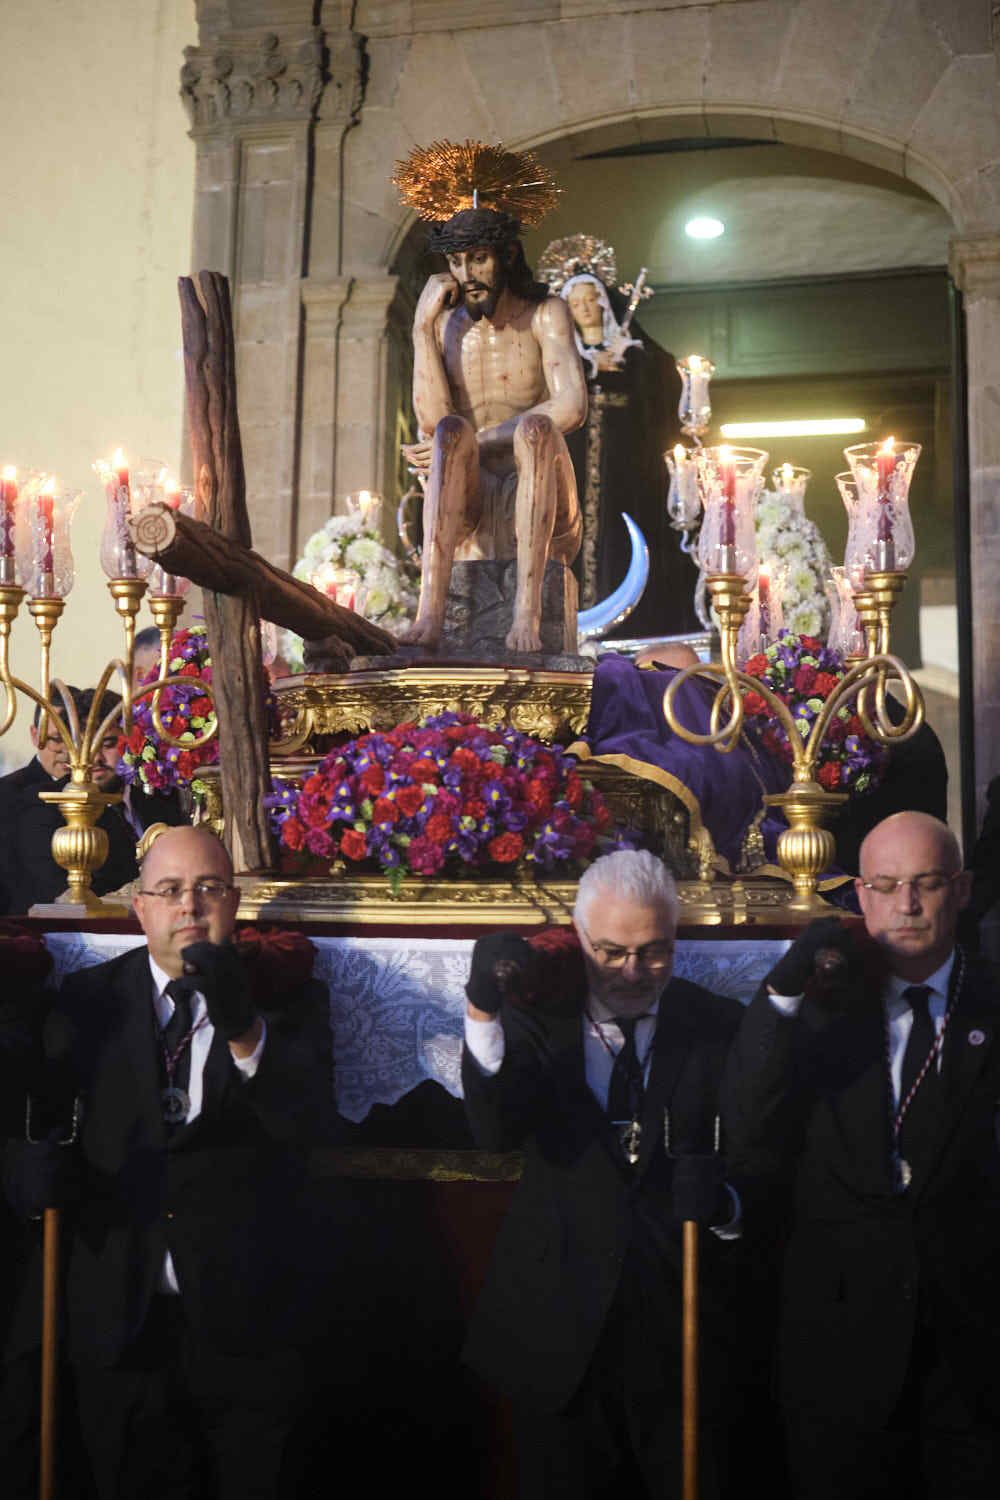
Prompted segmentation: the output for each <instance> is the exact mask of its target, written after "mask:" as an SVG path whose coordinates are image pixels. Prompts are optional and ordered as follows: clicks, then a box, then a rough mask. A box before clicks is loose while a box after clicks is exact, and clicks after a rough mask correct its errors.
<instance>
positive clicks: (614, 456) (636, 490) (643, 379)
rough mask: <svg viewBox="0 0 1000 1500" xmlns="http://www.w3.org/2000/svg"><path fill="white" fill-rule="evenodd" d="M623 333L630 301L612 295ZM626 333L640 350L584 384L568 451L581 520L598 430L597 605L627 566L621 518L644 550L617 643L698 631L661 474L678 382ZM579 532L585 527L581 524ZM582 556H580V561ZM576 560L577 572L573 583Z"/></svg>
mask: <svg viewBox="0 0 1000 1500" xmlns="http://www.w3.org/2000/svg"><path fill="white" fill-rule="evenodd" d="M605 290H606V291H607V293H608V298H609V300H610V302H611V306H612V310H613V312H614V314H615V317H616V319H617V320H618V322H619V323H620V322H621V320H622V318H623V317H624V316H625V309H626V307H627V300H628V299H627V298H626V297H625V296H624V295H623V293H621V292H620V291H618V289H617V288H616V287H610V288H606V289H605ZM629 332H630V334H631V336H632V337H633V338H636V339H641V340H642V348H641V349H635V348H630V349H626V351H625V354H624V361H625V362H624V365H623V366H622V368H621V369H620V370H600V371H598V372H597V374H596V376H595V375H593V374H591V371H590V368H589V365H588V366H585V372H586V374H587V394H588V398H589V403H590V405H589V415H588V418H587V422H586V425H585V426H584V427H582V428H580V429H579V431H577V432H574V433H571V434H570V435H569V436H568V437H567V439H566V443H567V446H568V448H569V451H570V457H571V458H572V460H573V468H574V471H575V473H576V483H577V492H578V494H579V497H580V507H581V510H582V511H584V514H585V515H586V510H587V495H588V493H589V491H588V476H587V468H588V444H590V445H591V446H592V445H593V442H594V437H593V430H594V424H595V423H598V422H600V423H601V424H602V426H601V440H600V463H599V466H598V470H599V485H600V513H599V518H598V530H597V543H596V559H595V561H596V578H595V594H596V597H595V600H594V601H592V602H597V601H598V600H601V599H605V598H607V596H608V595H609V594H610V593H611V592H612V591H613V590H614V589H616V588H617V587H618V585H619V584H620V583H621V581H622V579H623V578H624V577H625V574H626V572H627V570H628V566H629V562H630V561H631V555H632V553H631V546H630V543H629V537H628V532H627V531H626V529H625V523H624V521H623V520H622V518H621V513H622V511H623V510H624V511H628V513H629V515H630V516H631V517H632V519H633V520H634V521H635V522H636V523H637V525H638V526H639V528H640V530H641V531H642V533H643V535H644V536H645V538H646V541H647V542H648V544H649V582H648V583H647V584H646V590H645V593H644V594H643V596H642V599H641V600H640V601H639V603H638V604H637V605H636V608H635V609H634V610H633V612H632V614H631V615H630V616H629V617H628V619H627V620H626V621H624V622H623V623H622V624H621V625H620V626H618V627H617V628H616V629H614V630H612V631H611V632H609V634H610V635H611V636H612V637H614V636H626V637H631V636H648V635H676V634H681V633H682V632H684V631H688V630H700V629H701V627H700V625H699V623H698V617H697V615H696V614H695V611H694V589H695V584H696V582H697V579H698V574H697V570H696V569H695V567H694V565H693V564H692V562H691V560H690V558H688V557H685V555H684V554H683V553H682V552H681V549H680V544H679V540H678V538H677V536H676V534H675V533H674V532H673V531H671V529H670V526H669V524H668V522H667V471H666V467H665V464H664V460H663V455H664V453H666V452H668V451H669V450H670V449H671V448H672V447H673V446H674V444H675V443H677V442H679V441H681V433H680V425H679V418H678V415H677V403H678V401H679V400H680V394H681V378H680V375H679V374H678V373H677V363H676V360H675V358H674V356H673V355H672V354H670V353H669V352H668V351H667V350H666V349H664V348H662V347H661V345H659V344H658V343H657V342H656V340H655V339H652V338H650V336H649V334H648V333H646V332H644V330H643V329H642V327H641V325H640V324H639V323H638V322H637V321H633V322H632V324H631V327H630V329H629ZM585 524H586V523H585ZM581 556H582V554H581ZM579 568H580V558H578V559H577V563H576V571H577V572H578V576H579Z"/></svg>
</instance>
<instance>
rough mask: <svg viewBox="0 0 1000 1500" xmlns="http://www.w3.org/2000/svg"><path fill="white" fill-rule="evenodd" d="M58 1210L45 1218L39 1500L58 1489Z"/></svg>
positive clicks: (47, 1498) (45, 1499) (48, 1499)
mask: <svg viewBox="0 0 1000 1500" xmlns="http://www.w3.org/2000/svg"><path fill="white" fill-rule="evenodd" d="M58 1335H59V1210H58V1209H57V1208H47V1209H46V1210H45V1215H44V1218H43V1221H42V1401H41V1407H42V1413H41V1448H40V1454H39V1460H40V1462H39V1474H38V1495H39V1500H52V1497H53V1496H54V1494H55V1489H56V1384H57V1380H58V1373H59V1337H58Z"/></svg>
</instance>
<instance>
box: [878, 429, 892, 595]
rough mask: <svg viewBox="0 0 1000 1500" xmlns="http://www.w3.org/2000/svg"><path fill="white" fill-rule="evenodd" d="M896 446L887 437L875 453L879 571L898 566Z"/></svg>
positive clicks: (888, 571) (885, 571)
mask: <svg viewBox="0 0 1000 1500" xmlns="http://www.w3.org/2000/svg"><path fill="white" fill-rule="evenodd" d="M895 448H896V440H895V438H891V437H889V438H886V440H885V442H884V443H883V444H882V447H881V448H880V449H879V450H878V452H877V453H876V455H875V464H876V467H877V469H878V524H877V528H876V532H875V567H876V570H877V571H878V572H879V573H891V572H893V571H894V569H895V567H896V544H895V540H894V538H893V532H892V476H893V474H894V473H895V470H896V452H895Z"/></svg>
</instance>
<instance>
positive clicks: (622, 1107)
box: [463, 852, 746, 1500]
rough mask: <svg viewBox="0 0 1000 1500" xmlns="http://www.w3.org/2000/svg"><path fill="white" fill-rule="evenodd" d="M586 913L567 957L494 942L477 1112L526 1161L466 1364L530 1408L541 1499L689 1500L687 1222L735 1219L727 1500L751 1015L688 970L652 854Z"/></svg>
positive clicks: (476, 981)
mask: <svg viewBox="0 0 1000 1500" xmlns="http://www.w3.org/2000/svg"><path fill="white" fill-rule="evenodd" d="M575 923H576V932H577V934H578V938H579V942H578V943H572V940H571V943H570V945H569V946H566V945H565V944H564V949H565V951H564V952H562V953H561V954H559V955H558V956H557V957H558V961H557V962H556V963H555V964H553V963H552V962H551V957H550V961H549V962H547V963H546V964H545V965H544V966H541V965H539V964H538V961H537V959H536V958H535V956H534V954H533V950H532V949H531V948H530V947H528V945H527V944H526V943H524V942H523V941H522V940H521V939H519V938H516V937H513V936H512V935H510V934H501V935H497V936H491V937H489V938H481V939H480V940H479V942H478V943H477V945H476V949H475V952H474V956H473V963H472V971H471V974H470V978H469V985H468V990H467V993H468V996H469V1009H468V1019H467V1025H466V1047H465V1052H464V1056H463V1083H464V1087H465V1097H466V1106H467V1109H468V1112H469V1120H470V1124H471V1126H472V1131H473V1135H474V1137H475V1139H476V1141H477V1143H478V1144H479V1146H480V1147H481V1148H483V1149H486V1150H493V1151H497V1150H510V1149H513V1148H514V1147H518V1146H520V1147H523V1149H524V1152H525V1163H524V1173H523V1176H522V1179H521V1182H520V1184H519V1186H518V1188H517V1191H516V1193H515V1197H514V1201H513V1203H512V1205H511V1209H510V1212H509V1214H508V1216H507V1218H506V1220H505V1222H504V1224H503V1227H502V1229H501V1231H500V1234H499V1236H498V1239H497V1242H496V1246H495V1250H494V1254H493V1259H492V1263H491V1266H490V1270H489V1273H488V1275H487V1279H486V1284H485V1286H484V1289H483V1292H482V1296H481V1298H480V1301H479V1304H478V1306H477V1308H476V1311H475V1313H474V1315H473V1318H472V1323H471V1326H470V1330H469V1338H468V1343H467V1346H466V1356H465V1357H466V1359H467V1361H468V1363H469V1364H470V1365H471V1366H472V1368H473V1370H475V1371H476V1372H477V1373H478V1374H479V1375H480V1376H481V1377H482V1378H483V1379H485V1380H486V1381H487V1382H488V1383H489V1384H490V1385H492V1386H493V1387H494V1388H496V1389H499V1390H500V1391H501V1392H503V1393H504V1394H505V1395H507V1396H508V1397H509V1398H510V1399H511V1400H512V1402H513V1403H514V1414H515V1430H516V1434H517V1438H518V1448H519V1457H520V1467H521V1490H520V1493H521V1494H522V1496H524V1497H531V1500H535V1497H538V1500H542V1497H544V1500H559V1497H563V1496H566V1497H568V1496H573V1497H576V1500H584V1497H588V1496H592V1497H597V1496H601V1497H606V1496H619V1495H622V1496H624V1495H629V1496H649V1497H656V1500H661V1497H667V1496H671V1497H672V1496H675V1495H679V1494H680V1410H681V1399H680V1370H681V1349H680V1327H681V1310H680V1278H681V1253H680V1222H681V1221H682V1220H683V1219H687V1218H692V1219H695V1220H696V1221H698V1222H699V1223H701V1224H702V1225H705V1226H708V1225H714V1226H716V1227H715V1229H714V1230H712V1231H709V1232H705V1233H704V1234H703V1235H702V1240H701V1257H702V1325H701V1339H702V1344H701V1354H702V1379H703V1385H702V1396H703V1407H702V1416H703V1424H704V1425H703V1433H704V1439H703V1443H702V1472H701V1482H702V1490H701V1493H702V1494H703V1495H705V1496H714V1495H716V1494H717V1493H725V1492H726V1490H725V1480H724V1475H723V1474H722V1472H721V1471H723V1470H724V1469H725V1464H726V1459H727V1457H728V1449H729V1443H728V1442H727V1438H728V1436H729V1434H727V1432H726V1426H727V1423H728V1422H730V1421H731V1420H732V1417H733V1414H734V1411H735V1410H736V1409H738V1408H740V1406H741V1404H742V1403H741V1397H742V1396H744V1395H745V1394H746V1392H745V1391H741V1390H740V1378H739V1369H740V1359H741V1357H742V1355H743V1353H744V1352H745V1345H746V1341H745V1339H744V1338H743V1337H742V1313H741V1311H740V1309H741V1307H743V1306H745V1287H741V1282H740V1277H739V1274H738V1270H737V1268H738V1266H739V1264H740V1259H741V1249H742V1247H741V1246H740V1244H739V1241H738V1235H739V1227H738V1219H739V1206H738V1200H737V1199H736V1198H735V1196H734V1194H733V1193H732V1192H731V1191H730V1189H728V1188H727V1186H726V1185H725V1182H724V1180H723V1178H724V1169H723V1163H722V1160H721V1158H720V1157H719V1156H717V1155H715V1154H714V1147H715V1141H716V1133H715V1122H716V1112H717V1107H718V1106H717V1101H716V1096H717V1090H718V1086H719V1083H720V1081H721V1077H722V1070H723V1066H724V1063H725V1058H726V1055H727V1052H728V1049H729V1045H730V1043H731V1040H732V1037H733V1035H734V1033H735V1030H736V1028H737V1026H738V1024H739V1018H740V1014H741V1008H740V1006H739V1005H738V1003H737V1002H736V1001H733V1000H726V999H721V998H719V997H717V996H713V995H710V994H709V993H708V992H707V991H705V990H702V989H700V988H699V987H698V986H697V985H693V984H690V983H688V982H687V981H685V980H682V979H671V978H670V971H671V967H672V958H673V948H674V937H675V931H676V899H675V896H674V893H673V885H672V881H671V878H670V876H669V875H668V874H667V872H666V871H665V868H664V867H663V865H662V864H661V863H660V862H659V861H658V860H656V859H655V858H654V857H653V856H652V855H650V854H648V853H632V852H626V853H619V854H613V855H609V856H607V857H605V858H603V859H601V860H598V861H597V862H596V863H595V864H594V865H592V866H591V868H590V869H589V870H588V871H587V872H586V874H585V875H584V877H583V879H582V881H581V886H580V898H579V900H578V902H577V907H576V915H575ZM498 965H499V966H500V968H498V967H497V966H498ZM505 976H506V984H505ZM505 988H506V991H507V994H506V997H505V996H504V989H505ZM667 1120H669V1127H668V1126H667V1124H666V1121H667ZM668 1135H669V1154H668V1150H667V1138H668ZM741 1290H742V1292H743V1294H744V1295H743V1296H741Z"/></svg>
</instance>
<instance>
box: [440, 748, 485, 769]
mask: <svg viewBox="0 0 1000 1500" xmlns="http://www.w3.org/2000/svg"><path fill="white" fill-rule="evenodd" d="M448 764H449V765H452V766H457V767H458V769H459V770H460V771H470V772H471V771H478V770H479V768H480V765H481V762H480V759H479V756H478V755H477V754H476V752H475V751H474V750H467V749H466V748H465V746H464V745H459V746H458V748H457V750H453V751H452V752H451V755H450V757H449V761H448Z"/></svg>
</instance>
